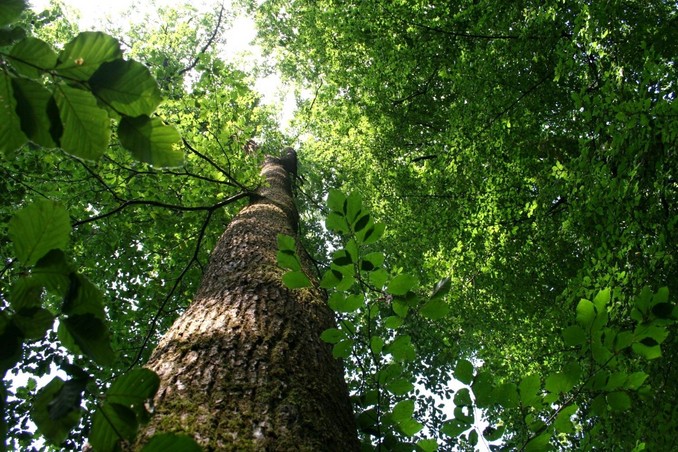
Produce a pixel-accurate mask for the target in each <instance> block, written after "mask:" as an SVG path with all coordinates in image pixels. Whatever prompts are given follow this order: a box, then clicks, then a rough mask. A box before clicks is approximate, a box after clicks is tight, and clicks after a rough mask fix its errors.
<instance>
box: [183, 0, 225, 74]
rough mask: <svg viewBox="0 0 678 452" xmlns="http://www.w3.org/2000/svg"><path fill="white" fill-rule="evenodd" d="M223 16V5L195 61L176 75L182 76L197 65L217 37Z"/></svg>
mask: <svg viewBox="0 0 678 452" xmlns="http://www.w3.org/2000/svg"><path fill="white" fill-rule="evenodd" d="M223 14H224V4H223V3H222V4H221V9H220V10H219V17H218V18H217V24H216V26H215V27H214V31H213V32H212V36H210V38H209V39H208V40H207V43H206V44H205V45H204V46H203V48H202V49H200V52H198V54H197V55H196V56H195V59H194V60H193V62H192V63H191V64H189V65H188V66H186V67H185V68H183V69H182V70H180V71H179V72H177V75H183V74H185V73H186V72H188V71H190V70H191V69H193V68H194V67H195V65H196V64H198V61H199V60H200V57H201V56H203V55H204V53H205V52H207V49H209V47H210V46H211V45H212V43H213V42H214V39H215V38H216V37H217V34H218V33H219V28H221V18H222V16H223Z"/></svg>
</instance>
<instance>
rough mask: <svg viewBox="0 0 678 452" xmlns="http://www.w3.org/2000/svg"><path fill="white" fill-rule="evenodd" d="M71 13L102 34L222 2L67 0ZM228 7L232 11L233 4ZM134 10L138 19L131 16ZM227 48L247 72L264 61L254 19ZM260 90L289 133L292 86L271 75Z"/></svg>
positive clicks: (242, 20) (238, 23) (34, 1)
mask: <svg viewBox="0 0 678 452" xmlns="http://www.w3.org/2000/svg"><path fill="white" fill-rule="evenodd" d="M28 3H29V4H30V5H31V8H32V9H34V10H37V11H42V10H43V9H45V8H46V7H47V6H48V5H49V3H50V1H49V0H28ZM63 3H64V5H66V7H67V10H72V11H74V12H77V13H78V15H79V19H78V24H79V26H80V29H81V30H100V29H102V28H104V27H105V26H106V24H107V23H114V24H115V23H121V22H122V23H129V22H133V21H134V20H141V19H142V18H143V17H144V15H145V13H148V12H152V11H153V10H155V9H157V8H159V7H163V6H165V7H166V6H172V5H175V6H179V5H182V4H185V3H190V4H191V5H192V6H193V7H195V8H197V9H198V10H205V11H207V10H210V9H214V8H215V7H220V6H221V4H220V3H219V2H218V0H211V1H210V0H199V1H188V0H151V1H139V0H115V1H111V0H63ZM224 4H225V5H226V7H227V8H228V4H230V2H229V0H225V1H224ZM132 8H134V12H135V14H134V15H130V14H129V12H130V11H131V10H132ZM223 37H224V39H225V42H226V45H223V46H222V48H220V49H219V51H220V54H221V55H222V56H223V57H224V58H225V59H227V60H231V61H234V62H235V61H237V62H239V65H242V66H243V69H246V68H247V67H253V66H254V65H257V64H258V63H259V62H261V61H263V59H264V57H263V54H262V51H261V48H260V47H259V46H258V45H255V44H254V43H253V40H254V38H255V37H256V29H255V26H254V21H253V20H252V18H251V17H247V16H244V15H243V16H238V17H237V18H236V19H235V20H234V21H233V24H232V26H231V27H230V28H229V29H228V30H226V31H225V33H224V34H223ZM255 88H256V90H257V91H258V92H259V93H260V94H261V95H262V96H263V102H264V103H265V104H267V105H276V104H277V105H279V106H280V114H279V120H280V125H281V127H282V129H283V130H285V129H286V128H287V127H288V126H289V123H290V121H291V119H292V116H293V114H294V110H295V107H296V103H295V97H294V92H293V90H292V89H291V88H290V87H289V86H285V85H284V84H283V83H282V82H281V80H280V77H279V76H278V75H277V74H271V75H269V76H267V77H266V78H261V79H258V80H257V81H256V82H255Z"/></svg>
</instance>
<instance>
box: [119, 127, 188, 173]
mask: <svg viewBox="0 0 678 452" xmlns="http://www.w3.org/2000/svg"><path fill="white" fill-rule="evenodd" d="M118 137H119V138H120V144H122V146H123V147H124V148H125V149H127V150H129V151H131V152H132V155H133V156H134V158H136V159H137V160H140V161H142V162H146V163H149V164H151V165H153V166H158V167H176V166H181V165H183V163H184V153H183V152H182V151H181V150H179V149H178V146H177V145H178V144H179V143H180V142H181V136H180V135H179V132H177V130H176V129H175V128H174V127H172V126H167V125H165V124H163V123H162V121H161V120H160V119H158V118H149V117H148V116H139V117H137V118H129V117H124V118H122V120H121V121H120V125H119V126H118Z"/></svg>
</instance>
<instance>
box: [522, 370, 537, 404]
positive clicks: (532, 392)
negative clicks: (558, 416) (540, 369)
mask: <svg viewBox="0 0 678 452" xmlns="http://www.w3.org/2000/svg"><path fill="white" fill-rule="evenodd" d="M519 389H520V401H521V402H522V404H523V405H524V406H537V405H539V404H540V400H541V397H539V394H538V392H539V390H540V389H541V380H540V378H539V375H528V376H526V377H525V378H523V380H522V381H521V382H520V387H519Z"/></svg>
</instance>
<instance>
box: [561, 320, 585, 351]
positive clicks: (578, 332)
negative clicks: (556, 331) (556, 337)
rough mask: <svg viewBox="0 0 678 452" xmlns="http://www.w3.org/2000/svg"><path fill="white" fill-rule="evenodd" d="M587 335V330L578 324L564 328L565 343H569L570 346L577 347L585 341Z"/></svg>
mask: <svg viewBox="0 0 678 452" xmlns="http://www.w3.org/2000/svg"><path fill="white" fill-rule="evenodd" d="M587 337H588V335H587V334H586V331H584V329H583V328H581V327H580V326H577V325H571V326H568V327H567V328H565V329H564V330H563V339H564V341H565V345H569V346H570V347H575V346H577V345H581V344H583V343H585V342H586V339H587Z"/></svg>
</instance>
